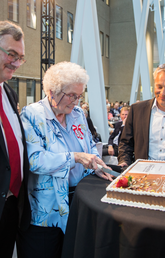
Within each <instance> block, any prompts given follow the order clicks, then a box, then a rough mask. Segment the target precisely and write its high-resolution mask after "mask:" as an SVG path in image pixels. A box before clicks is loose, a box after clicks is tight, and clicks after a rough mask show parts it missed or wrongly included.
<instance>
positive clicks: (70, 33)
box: [67, 12, 73, 43]
mask: <svg viewBox="0 0 165 258" xmlns="http://www.w3.org/2000/svg"><path fill="white" fill-rule="evenodd" d="M67 41H68V43H72V42H73V14H72V13H69V12H68V17H67Z"/></svg>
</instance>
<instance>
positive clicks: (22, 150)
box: [0, 21, 30, 258]
mask: <svg viewBox="0 0 165 258" xmlns="http://www.w3.org/2000/svg"><path fill="white" fill-rule="evenodd" d="M24 55H25V52H24V34H23V31H22V29H21V28H20V27H19V26H17V25H15V24H13V23H10V22H8V21H0V257H5V258H11V257H12V253H13V249H14V243H15V239H16V233H17V227H18V226H19V227H21V228H22V229H23V230H26V229H27V228H28V226H29V223H30V206H29V201H28V196H27V181H28V172H29V163H28V157H27V151H26V140H25V136H24V130H23V127H22V123H21V120H20V117H19V114H18V111H17V103H18V98H17V95H16V93H15V91H14V90H13V89H12V88H11V87H9V85H7V83H5V81H6V80H9V79H11V78H12V75H13V73H14V71H15V70H16V69H18V68H19V67H20V65H22V64H23V63H24V62H25V60H24Z"/></svg>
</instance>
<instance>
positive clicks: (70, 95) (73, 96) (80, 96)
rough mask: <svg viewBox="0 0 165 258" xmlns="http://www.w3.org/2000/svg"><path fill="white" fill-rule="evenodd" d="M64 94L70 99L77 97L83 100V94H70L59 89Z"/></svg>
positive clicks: (74, 99) (73, 99)
mask: <svg viewBox="0 0 165 258" xmlns="http://www.w3.org/2000/svg"><path fill="white" fill-rule="evenodd" d="M61 92H62V93H63V94H64V95H65V96H67V97H68V98H69V99H70V101H72V102H73V101H76V100H77V99H78V100H79V99H81V100H83V99H84V96H83V95H79V96H77V95H76V94H74V93H71V94H66V93H65V92H63V91H61Z"/></svg>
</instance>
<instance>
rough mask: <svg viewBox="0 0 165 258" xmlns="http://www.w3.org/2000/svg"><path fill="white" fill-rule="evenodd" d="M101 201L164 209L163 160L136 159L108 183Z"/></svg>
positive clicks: (164, 162)
mask: <svg viewBox="0 0 165 258" xmlns="http://www.w3.org/2000/svg"><path fill="white" fill-rule="evenodd" d="M102 201H103V202H108V203H112V204H118V205H125V206H131V207H138V208H146V209H153V210H162V211H165V161H153V160H152V161H151V160H140V159H139V160H137V161H136V162H134V163H133V164H132V165H131V166H129V167H128V168H127V169H126V170H125V171H124V172H123V173H122V174H121V175H120V176H119V177H117V178H116V179H115V180H114V181H113V182H112V183H111V184H109V186H108V187H107V188H106V196H104V197H103V198H102Z"/></svg>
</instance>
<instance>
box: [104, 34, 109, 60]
mask: <svg viewBox="0 0 165 258" xmlns="http://www.w3.org/2000/svg"><path fill="white" fill-rule="evenodd" d="M105 56H106V57H109V36H108V35H106V38H105Z"/></svg>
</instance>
